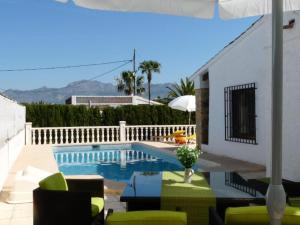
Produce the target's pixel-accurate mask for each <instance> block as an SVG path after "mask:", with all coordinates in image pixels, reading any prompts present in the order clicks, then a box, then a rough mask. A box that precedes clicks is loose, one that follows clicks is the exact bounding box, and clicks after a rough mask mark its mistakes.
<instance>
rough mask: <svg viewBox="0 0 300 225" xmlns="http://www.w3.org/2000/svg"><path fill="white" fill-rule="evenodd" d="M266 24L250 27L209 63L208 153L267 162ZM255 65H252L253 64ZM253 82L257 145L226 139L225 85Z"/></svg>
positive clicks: (260, 23)
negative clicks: (254, 86)
mask: <svg viewBox="0 0 300 225" xmlns="http://www.w3.org/2000/svg"><path fill="white" fill-rule="evenodd" d="M264 29H265V27H264V23H263V20H261V21H259V22H258V24H256V29H254V30H249V31H248V32H249V33H248V34H247V35H245V36H243V37H241V38H240V39H239V40H238V41H237V42H236V43H235V44H233V45H232V46H229V47H228V48H229V49H227V50H225V52H224V53H223V54H222V56H221V57H218V59H216V60H214V62H213V63H212V64H211V65H209V93H210V96H209V98H210V105H209V144H208V146H207V147H206V150H207V151H208V152H211V153H214V154H218V155H225V156H229V157H232V158H238V159H241V160H247V161H250V162H254V163H258V164H263V165H265V164H266V151H265V149H266V148H267V139H268V138H266V135H265V134H266V129H267V120H266V119H267V118H266V117H267V113H266V104H265V103H266V102H269V101H267V99H266V98H267V97H268V96H266V88H265V83H266V82H265V79H266V67H265V64H266V57H265V50H264V44H265V41H264V39H265V35H262V34H265V30H264ZM254 65H255V66H254ZM252 82H255V83H256V85H257V90H256V114H257V118H256V124H257V142H258V145H252V144H243V143H238V142H230V141H225V121H224V115H225V112H224V88H225V87H228V86H234V85H239V84H247V83H252Z"/></svg>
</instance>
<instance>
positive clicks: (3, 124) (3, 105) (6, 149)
mask: <svg viewBox="0 0 300 225" xmlns="http://www.w3.org/2000/svg"><path fill="white" fill-rule="evenodd" d="M25 114H26V112H25V107H24V106H21V105H18V104H17V103H16V102H14V101H11V100H9V99H7V98H5V97H3V96H1V95H0V191H1V189H2V187H3V183H4V181H5V179H6V176H7V174H8V172H9V169H10V168H11V166H12V165H13V163H14V162H15V160H16V159H17V157H18V155H19V153H20V151H21V150H22V147H23V146H24V143H25Z"/></svg>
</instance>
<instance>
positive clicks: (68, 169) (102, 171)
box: [54, 144, 183, 182]
mask: <svg viewBox="0 0 300 225" xmlns="http://www.w3.org/2000/svg"><path fill="white" fill-rule="evenodd" d="M54 157H55V159H56V162H57V164H58V167H59V170H60V171H61V172H63V173H64V174H65V175H82V174H98V175H101V176H103V177H105V178H107V179H111V180H115V181H121V182H129V179H130V177H131V175H132V174H133V172H134V171H147V172H158V171H174V170H182V169H183V167H182V165H181V164H180V162H179V161H178V160H177V159H176V157H174V156H172V155H169V154H167V153H163V152H160V151H157V150H156V149H155V148H151V147H148V146H145V145H141V144H126V145H99V146H80V147H74V146H72V147H57V148H55V149H54Z"/></svg>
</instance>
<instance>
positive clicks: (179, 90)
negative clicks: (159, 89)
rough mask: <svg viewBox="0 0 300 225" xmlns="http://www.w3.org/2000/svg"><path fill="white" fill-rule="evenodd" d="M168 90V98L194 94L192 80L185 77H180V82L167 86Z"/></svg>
mask: <svg viewBox="0 0 300 225" xmlns="http://www.w3.org/2000/svg"><path fill="white" fill-rule="evenodd" d="M167 88H168V89H169V90H170V91H169V94H168V98H170V99H174V98H177V97H179V96H183V95H195V88H194V82H193V81H191V80H189V79H188V78H187V77H186V78H185V80H184V79H182V78H181V79H180V84H173V85H172V87H167Z"/></svg>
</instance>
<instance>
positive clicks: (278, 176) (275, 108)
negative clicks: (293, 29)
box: [267, 0, 286, 225]
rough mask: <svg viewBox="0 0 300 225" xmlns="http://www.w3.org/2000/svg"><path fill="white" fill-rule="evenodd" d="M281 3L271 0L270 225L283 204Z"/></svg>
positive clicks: (276, 220)
mask: <svg viewBox="0 0 300 225" xmlns="http://www.w3.org/2000/svg"><path fill="white" fill-rule="evenodd" d="M282 26H283V0H272V171H271V173H272V176H271V183H270V185H269V188H268V193H267V208H268V212H269V215H270V218H271V225H280V224H281V218H282V217H283V214H284V209H285V205H286V197H285V192H284V189H283V186H282V89H283V28H282Z"/></svg>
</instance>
